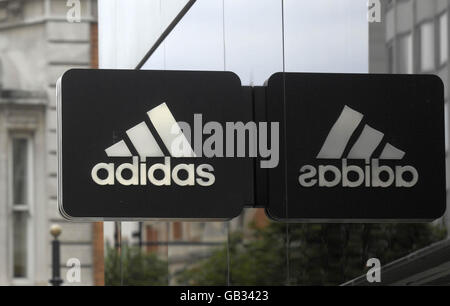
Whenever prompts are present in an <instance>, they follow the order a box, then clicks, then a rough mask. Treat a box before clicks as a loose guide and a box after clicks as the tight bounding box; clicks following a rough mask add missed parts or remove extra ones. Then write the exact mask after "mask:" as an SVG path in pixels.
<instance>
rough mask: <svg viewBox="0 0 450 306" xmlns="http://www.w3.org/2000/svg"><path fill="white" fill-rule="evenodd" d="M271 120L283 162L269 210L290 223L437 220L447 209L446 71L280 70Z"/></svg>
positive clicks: (272, 89)
mask: <svg viewBox="0 0 450 306" xmlns="http://www.w3.org/2000/svg"><path fill="white" fill-rule="evenodd" d="M267 113H268V120H269V121H279V122H280V129H281V130H280V133H281V135H282V137H281V142H280V156H281V159H280V165H279V166H278V167H277V168H273V169H268V173H269V174H268V180H269V184H268V185H269V191H268V194H269V199H268V205H267V209H266V210H267V212H268V214H269V215H270V216H271V217H272V218H275V219H277V220H285V221H296V220H297V221H310V222H315V221H316V222H319V221H320V222H323V221H330V222H335V221H339V222H341V221H389V220H404V221H405V220H406V221H414V220H433V219H436V218H438V217H440V216H442V214H443V213H444V211H445V194H446V192H445V186H446V184H445V143H444V139H445V138H444V98H443V84H442V82H441V80H440V79H439V78H438V77H436V76H419V75H415V76H405V75H357V74H355V75H351V74H301V73H286V74H283V73H278V74H275V75H273V76H272V77H271V78H270V80H269V81H268V87H267Z"/></svg>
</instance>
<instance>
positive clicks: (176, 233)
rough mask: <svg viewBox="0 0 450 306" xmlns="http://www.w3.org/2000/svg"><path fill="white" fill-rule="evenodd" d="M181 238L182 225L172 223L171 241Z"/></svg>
mask: <svg viewBox="0 0 450 306" xmlns="http://www.w3.org/2000/svg"><path fill="white" fill-rule="evenodd" d="M182 238H183V225H182V223H181V222H174V223H173V239H174V240H180V239H182Z"/></svg>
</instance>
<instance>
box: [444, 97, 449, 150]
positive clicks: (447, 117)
mask: <svg viewBox="0 0 450 306" xmlns="http://www.w3.org/2000/svg"><path fill="white" fill-rule="evenodd" d="M448 103H449V102H446V103H445V104H444V118H445V152H446V153H448V146H449V139H448V137H449V122H448V120H449V114H448V112H449V109H448Z"/></svg>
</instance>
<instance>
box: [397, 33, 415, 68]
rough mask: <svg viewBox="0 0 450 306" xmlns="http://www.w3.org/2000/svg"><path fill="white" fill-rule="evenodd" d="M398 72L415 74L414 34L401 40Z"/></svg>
mask: <svg viewBox="0 0 450 306" xmlns="http://www.w3.org/2000/svg"><path fill="white" fill-rule="evenodd" d="M398 72H399V73H413V41H412V34H408V35H404V36H403V37H401V38H400V39H399V56H398Z"/></svg>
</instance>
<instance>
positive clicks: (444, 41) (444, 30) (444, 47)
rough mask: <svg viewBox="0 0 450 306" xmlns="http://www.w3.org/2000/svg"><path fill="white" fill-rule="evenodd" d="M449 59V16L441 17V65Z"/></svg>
mask: <svg viewBox="0 0 450 306" xmlns="http://www.w3.org/2000/svg"><path fill="white" fill-rule="evenodd" d="M447 59H448V15H447V13H445V14H443V15H442V16H441V17H439V64H440V65H443V64H445V63H446V62H447Z"/></svg>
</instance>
